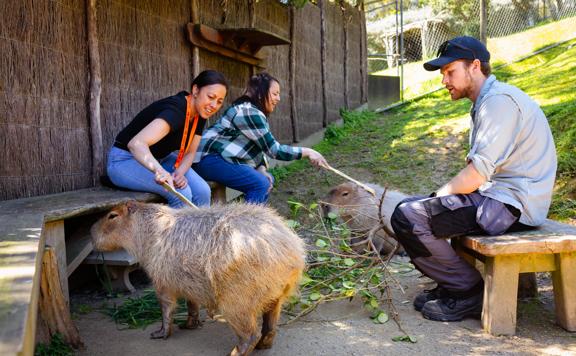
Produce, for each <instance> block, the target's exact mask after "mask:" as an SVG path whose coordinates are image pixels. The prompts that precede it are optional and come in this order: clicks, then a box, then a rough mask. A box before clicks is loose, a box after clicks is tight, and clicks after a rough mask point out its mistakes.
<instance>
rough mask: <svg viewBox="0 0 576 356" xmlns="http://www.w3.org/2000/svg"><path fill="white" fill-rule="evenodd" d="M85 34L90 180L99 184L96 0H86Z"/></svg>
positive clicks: (99, 82)
mask: <svg viewBox="0 0 576 356" xmlns="http://www.w3.org/2000/svg"><path fill="white" fill-rule="evenodd" d="M86 26H87V29H86V36H87V40H88V59H89V62H90V89H89V95H90V99H89V102H90V105H89V106H90V109H89V110H90V111H89V116H90V138H91V143H92V182H93V184H94V185H99V182H100V176H101V175H102V174H103V173H104V163H103V162H104V149H103V147H102V125H101V121H100V97H101V95H102V74H101V69H100V50H99V48H98V13H97V0H86Z"/></svg>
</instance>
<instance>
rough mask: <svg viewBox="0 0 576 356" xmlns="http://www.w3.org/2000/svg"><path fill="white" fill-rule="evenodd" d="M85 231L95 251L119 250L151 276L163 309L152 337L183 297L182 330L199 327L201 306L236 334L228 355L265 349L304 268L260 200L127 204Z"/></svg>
mask: <svg viewBox="0 0 576 356" xmlns="http://www.w3.org/2000/svg"><path fill="white" fill-rule="evenodd" d="M91 233H92V237H93V239H94V246H95V248H96V249H97V250H100V251H111V250H116V249H120V248H124V249H126V250H127V251H128V252H129V253H131V254H133V255H134V256H136V257H137V258H138V261H139V263H140V265H141V266H142V267H143V268H144V270H145V271H146V272H147V273H148V275H149V277H150V278H151V279H152V281H153V283H154V286H155V288H156V293H157V296H158V300H159V302H160V305H161V308H162V327H161V328H160V329H159V330H157V331H155V332H153V333H152V334H151V337H152V338H164V339H166V338H167V337H168V336H170V334H171V332H172V316H173V311H174V308H175V306H176V301H177V298H179V297H183V298H186V299H187V300H188V320H187V324H186V326H187V327H188V328H195V327H197V326H198V325H199V324H200V321H199V319H198V309H199V306H200V305H203V306H206V308H207V309H208V313H209V314H210V315H214V312H216V311H217V312H219V314H221V315H222V316H223V317H224V318H225V319H226V321H227V322H228V323H229V324H230V326H231V327H232V329H233V330H234V332H235V333H236V335H237V336H238V338H239V342H238V344H237V345H236V347H235V348H234V349H233V350H232V353H231V354H232V355H247V354H249V353H250V352H251V351H252V350H253V349H254V347H256V348H270V347H272V343H273V341H274V336H275V335H276V324H277V322H278V319H279V317H280V312H281V308H282V303H283V302H284V300H285V299H286V298H287V297H288V296H290V295H291V294H292V293H293V292H294V291H295V289H296V287H297V284H298V281H299V279H300V277H301V275H302V271H303V269H304V267H305V248H304V243H303V242H302V240H301V239H300V238H299V237H298V236H297V235H296V234H295V233H294V232H293V231H292V230H291V229H290V228H288V227H287V225H286V223H285V221H284V220H283V219H282V218H281V217H280V216H279V215H278V214H277V213H276V212H275V211H274V210H272V209H270V208H267V207H264V206H260V205H249V204H227V205H216V206H213V207H210V208H202V209H199V210H193V209H189V208H187V209H172V208H170V207H167V206H165V205H160V204H144V203H137V202H129V203H127V204H124V205H120V206H118V207H116V208H114V209H112V211H110V212H109V213H108V214H107V215H106V216H105V217H104V218H102V219H101V220H99V221H98V222H96V223H95V224H94V226H93V227H92V230H91ZM260 315H262V316H263V322H262V328H261V330H258V321H257V318H258V317H259V316H260Z"/></svg>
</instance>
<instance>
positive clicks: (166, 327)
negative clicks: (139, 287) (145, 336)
mask: <svg viewBox="0 0 576 356" xmlns="http://www.w3.org/2000/svg"><path fill="white" fill-rule="evenodd" d="M156 297H157V298H158V302H159V303H160V308H161V309H162V327H161V328H160V329H158V330H156V331H154V332H153V333H151V334H150V338H152V339H167V338H168V337H169V336H170V335H171V334H172V314H173V313H174V308H175V307H176V300H177V299H176V296H175V295H173V294H172V293H169V292H168V291H166V290H163V289H160V288H157V289H156Z"/></svg>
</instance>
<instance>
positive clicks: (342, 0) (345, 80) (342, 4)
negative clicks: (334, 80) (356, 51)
mask: <svg viewBox="0 0 576 356" xmlns="http://www.w3.org/2000/svg"><path fill="white" fill-rule="evenodd" d="M345 6H346V4H345V2H344V0H340V9H341V11H342V24H343V26H342V27H343V30H344V65H343V67H344V106H345V107H346V109H348V108H349V107H350V104H349V103H348V18H347V17H346V7H345Z"/></svg>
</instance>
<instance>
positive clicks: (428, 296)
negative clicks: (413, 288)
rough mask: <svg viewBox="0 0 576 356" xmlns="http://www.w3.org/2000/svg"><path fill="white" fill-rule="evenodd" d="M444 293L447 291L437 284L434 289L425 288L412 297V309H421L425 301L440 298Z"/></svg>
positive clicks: (446, 293)
mask: <svg viewBox="0 0 576 356" xmlns="http://www.w3.org/2000/svg"><path fill="white" fill-rule="evenodd" d="M446 295H448V291H447V290H446V289H444V288H442V287H441V286H439V285H438V286H436V288H434V289H425V290H424V291H423V292H421V293H420V294H418V295H417V296H416V298H414V309H416V311H421V310H422V307H424V304H426V303H427V302H429V301H432V300H436V299H439V298H442V297H443V296H446Z"/></svg>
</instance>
